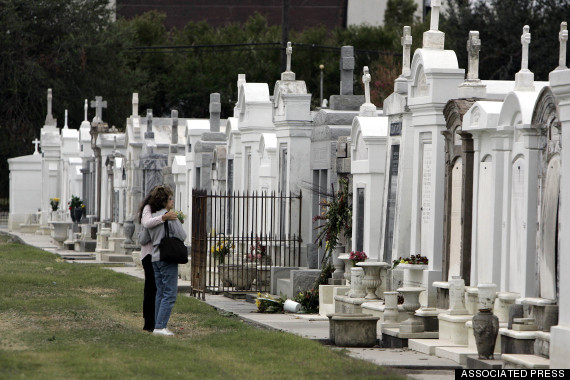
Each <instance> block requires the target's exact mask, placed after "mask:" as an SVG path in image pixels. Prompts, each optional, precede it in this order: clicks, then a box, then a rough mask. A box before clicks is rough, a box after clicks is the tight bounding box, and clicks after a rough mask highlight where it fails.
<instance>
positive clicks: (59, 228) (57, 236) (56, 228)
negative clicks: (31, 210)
mask: <svg viewBox="0 0 570 380" xmlns="http://www.w3.org/2000/svg"><path fill="white" fill-rule="evenodd" d="M49 224H51V225H52V230H51V237H52V238H53V240H55V242H56V243H57V246H58V248H63V242H64V241H65V240H67V237H68V235H67V229H68V228H69V226H70V223H68V222H55V221H52V222H49Z"/></svg>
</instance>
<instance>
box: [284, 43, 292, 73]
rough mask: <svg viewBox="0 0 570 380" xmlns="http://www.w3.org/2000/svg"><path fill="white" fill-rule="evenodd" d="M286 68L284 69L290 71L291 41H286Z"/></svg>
mask: <svg viewBox="0 0 570 380" xmlns="http://www.w3.org/2000/svg"><path fill="white" fill-rule="evenodd" d="M285 52H286V53H287V69H286V70H285V71H291V54H293V47H292V46H291V41H289V42H287V50H286V51H285Z"/></svg>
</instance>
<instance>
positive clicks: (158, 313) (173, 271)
mask: <svg viewBox="0 0 570 380" xmlns="http://www.w3.org/2000/svg"><path fill="white" fill-rule="evenodd" d="M152 267H153V269H154V280H155V282H156V302H155V309H154V310H155V311H154V313H155V319H154V320H155V322H154V328H155V329H164V328H166V325H167V323H168V320H169V319H170V312H171V311H172V308H173V307H174V302H175V301H176V295H177V293H178V264H175V263H167V262H166V261H155V262H153V263H152Z"/></svg>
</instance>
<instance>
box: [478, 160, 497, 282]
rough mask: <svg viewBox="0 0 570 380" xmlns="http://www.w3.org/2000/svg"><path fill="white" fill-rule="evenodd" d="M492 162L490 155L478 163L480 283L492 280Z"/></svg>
mask: <svg viewBox="0 0 570 380" xmlns="http://www.w3.org/2000/svg"><path fill="white" fill-rule="evenodd" d="M493 176H494V174H493V163H492V159H491V156H487V157H485V159H484V160H483V161H482V162H481V163H480V164H479V189H478V198H479V200H478V206H477V279H478V282H479V283H481V284H489V283H492V282H493V278H492V273H493V271H492V270H491V268H490V267H489V266H490V265H492V263H493V230H492V228H493V224H492V223H491V221H492V220H493V214H494V207H493V187H494V183H495V181H494V178H493Z"/></svg>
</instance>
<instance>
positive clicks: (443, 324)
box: [437, 313, 473, 346]
mask: <svg viewBox="0 0 570 380" xmlns="http://www.w3.org/2000/svg"><path fill="white" fill-rule="evenodd" d="M437 318H438V320H439V339H440V340H445V341H448V342H451V343H454V344H457V345H462V346H467V341H468V339H467V328H466V327H465V323H467V322H468V321H471V319H473V316H472V315H469V314H466V315H449V314H446V313H443V314H440V315H439V316H438V317H437Z"/></svg>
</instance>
